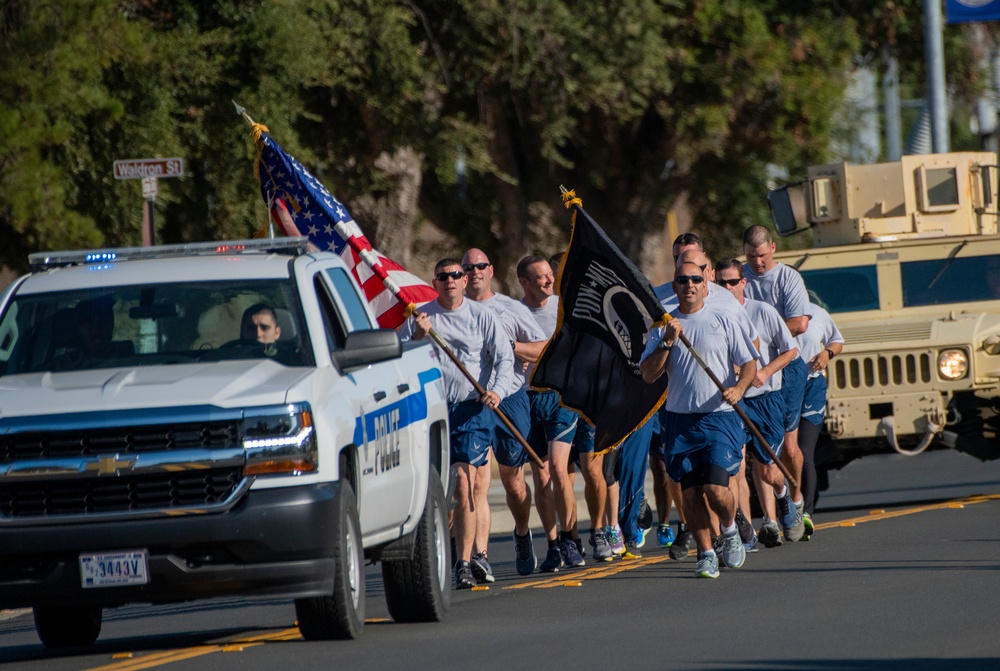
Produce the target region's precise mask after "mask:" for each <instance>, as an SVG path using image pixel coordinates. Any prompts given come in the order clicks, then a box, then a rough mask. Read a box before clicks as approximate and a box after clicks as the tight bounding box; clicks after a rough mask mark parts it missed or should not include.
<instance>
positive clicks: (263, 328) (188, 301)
mask: <svg viewBox="0 0 1000 671" xmlns="http://www.w3.org/2000/svg"><path fill="white" fill-rule="evenodd" d="M299 305H300V303H299V300H298V293H297V291H296V289H295V285H294V283H292V282H291V281H289V280H282V281H275V280H263V281H262V280H254V281H227V282H200V283H183V282H179V283H174V284H156V285H145V286H143V285H138V286H113V287H103V288H98V289H89V290H83V291H65V292H53V293H38V294H22V295H18V296H16V298H15V299H14V301H12V302H11V304H10V305H9V306H8V308H7V311H6V313H5V314H4V316H3V319H2V320H0V374H2V375H16V374H27V373H43V372H53V373H59V372H65V371H80V370H91V369H97V368H116V367H122V366H129V367H132V366H156V365H165V364H183V363H195V362H213V361H230V360H237V359H265V358H267V359H271V360H273V361H276V362H278V363H280V364H283V365H286V366H312V365H314V359H313V354H312V349H311V347H310V344H309V340H308V338H307V336H306V332H305V328H304V322H303V317H302V314H301V309H300V307H299Z"/></svg>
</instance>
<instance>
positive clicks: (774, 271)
mask: <svg viewBox="0 0 1000 671" xmlns="http://www.w3.org/2000/svg"><path fill="white" fill-rule="evenodd" d="M743 276H744V277H745V278H746V279H747V284H746V288H745V289H744V290H743V291H744V295H745V296H746V297H747V298H753V299H754V300H758V301H764V302H765V303H769V304H770V305H773V306H774V308H775V309H776V310H777V311H778V314H779V315H781V318H782V319H784V320H785V321H788V320H789V319H792V318H793V317H802V316H808V314H809V294H808V293H806V283H805V282H803V281H802V276H801V275H799V272H798V271H797V270H795V268H792V267H791V266H786V265H785V264H784V263H778V264H776V265H775V266H774V267H773V268H771V269H770V270H768V271H766V272H764V273H762V274H760V275H758V274H757V273H755V272H754V271H752V270H750V266H749V265H747V264H743Z"/></svg>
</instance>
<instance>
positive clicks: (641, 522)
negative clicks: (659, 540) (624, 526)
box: [636, 496, 653, 530]
mask: <svg viewBox="0 0 1000 671" xmlns="http://www.w3.org/2000/svg"><path fill="white" fill-rule="evenodd" d="M636 524H637V525H638V526H639V528H640V529H647V530H648V529H652V528H653V509H652V508H650V507H649V502H647V501H646V497H645V496H643V497H642V501H640V502H639V518H638V519H637V520H636Z"/></svg>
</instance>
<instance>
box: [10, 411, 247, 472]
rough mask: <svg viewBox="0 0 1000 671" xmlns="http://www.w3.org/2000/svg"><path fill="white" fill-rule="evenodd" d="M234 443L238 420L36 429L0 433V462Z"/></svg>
mask: <svg viewBox="0 0 1000 671" xmlns="http://www.w3.org/2000/svg"><path fill="white" fill-rule="evenodd" d="M238 445H239V424H238V422H237V421H232V420H229V421H217V422H192V423H188V424H169V425H168V424H163V425H151V426H126V427H120V426H118V427H107V428H91V429H79V430H74V431H44V432H43V431H38V432H25V433H13V434H8V435H5V436H0V462H4V461H6V462H12V461H19V460H22V459H38V458H43V459H44V458H57V457H76V456H89V455H95V454H108V453H112V454H113V453H122V454H124V453H130V452H131V453H142V452H154V451H155V452H161V451H164V450H183V449H190V448H202V449H205V448H208V449H213V448H227V447H236V446H238Z"/></svg>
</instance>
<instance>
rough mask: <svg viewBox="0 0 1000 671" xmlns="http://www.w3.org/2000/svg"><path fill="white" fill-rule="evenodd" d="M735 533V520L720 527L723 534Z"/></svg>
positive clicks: (736, 531)
mask: <svg viewBox="0 0 1000 671" xmlns="http://www.w3.org/2000/svg"><path fill="white" fill-rule="evenodd" d="M735 533H738V530H737V528H736V522H733V523H732V524H730V525H729V526H728V527H722V535H723V536H732V535H733V534H735Z"/></svg>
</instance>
